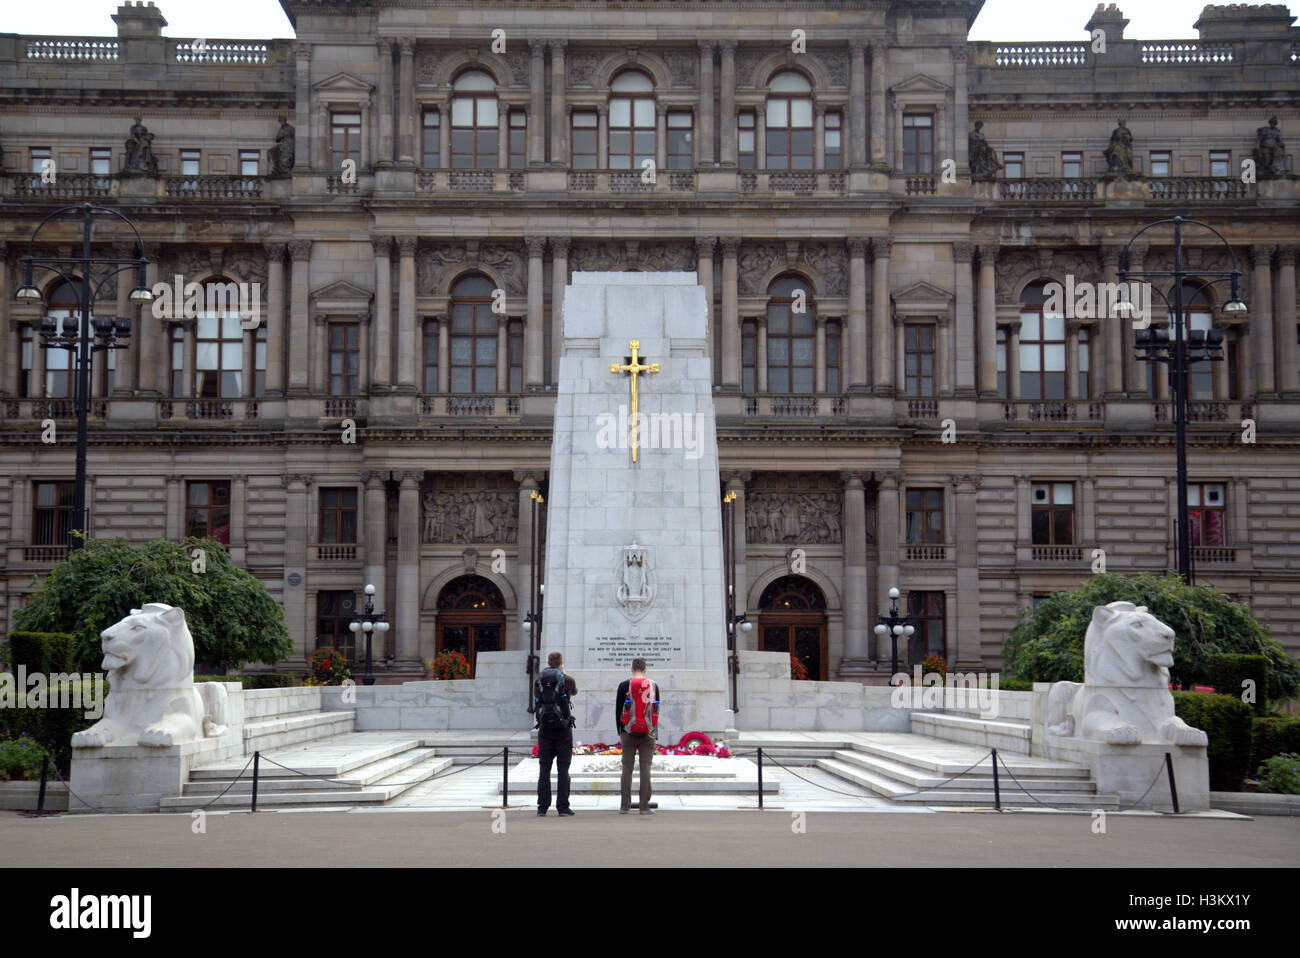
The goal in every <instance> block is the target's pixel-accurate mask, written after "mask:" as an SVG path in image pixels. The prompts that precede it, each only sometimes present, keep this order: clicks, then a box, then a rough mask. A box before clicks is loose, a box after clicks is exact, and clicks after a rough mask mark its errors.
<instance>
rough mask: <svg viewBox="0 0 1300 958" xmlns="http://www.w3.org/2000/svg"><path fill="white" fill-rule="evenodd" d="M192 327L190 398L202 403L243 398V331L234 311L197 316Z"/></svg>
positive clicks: (206, 313)
mask: <svg viewBox="0 0 1300 958" xmlns="http://www.w3.org/2000/svg"><path fill="white" fill-rule="evenodd" d="M196 325H197V329H196V333H195V350H194V357H195V358H194V395H195V396H196V397H199V398H205V399H217V398H221V399H236V398H238V397H239V396H241V395H243V380H244V330H243V327H242V326H240V318H239V312H238V310H231V311H230V312H225V311H221V312H216V311H214V312H202V313H199V318H198V323H197V324H196Z"/></svg>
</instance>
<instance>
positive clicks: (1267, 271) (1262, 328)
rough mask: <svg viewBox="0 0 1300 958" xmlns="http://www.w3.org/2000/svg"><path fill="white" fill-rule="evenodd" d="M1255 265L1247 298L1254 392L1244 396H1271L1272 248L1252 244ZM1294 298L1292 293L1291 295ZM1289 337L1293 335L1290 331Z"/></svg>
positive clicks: (1273, 391)
mask: <svg viewBox="0 0 1300 958" xmlns="http://www.w3.org/2000/svg"><path fill="white" fill-rule="evenodd" d="M1250 261H1251V265H1252V266H1253V267H1254V275H1253V277H1252V280H1253V282H1252V284H1251V299H1250V357H1251V365H1253V366H1254V367H1255V395H1254V396H1243V397H1242V398H1243V399H1250V398H1256V399H1273V398H1275V396H1276V392H1275V385H1274V382H1273V349H1274V343H1273V247H1272V246H1262V245H1261V246H1252V247H1251V248H1250ZM1292 299H1293V301H1294V296H1293V297H1292ZM1291 338H1292V339H1294V338H1295V334H1294V333H1292V335H1291Z"/></svg>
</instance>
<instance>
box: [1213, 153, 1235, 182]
mask: <svg viewBox="0 0 1300 958" xmlns="http://www.w3.org/2000/svg"><path fill="white" fill-rule="evenodd" d="M1231 168H1232V152H1231V151H1230V150H1211V151H1210V175H1211V176H1231V175H1232V174H1231V173H1230V172H1228V171H1229V170H1230V169H1231Z"/></svg>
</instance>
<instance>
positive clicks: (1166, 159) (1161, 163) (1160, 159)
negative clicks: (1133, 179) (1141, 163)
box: [1151, 150, 1172, 176]
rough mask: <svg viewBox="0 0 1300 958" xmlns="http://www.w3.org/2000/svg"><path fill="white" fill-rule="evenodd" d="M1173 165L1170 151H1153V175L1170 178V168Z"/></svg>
mask: <svg viewBox="0 0 1300 958" xmlns="http://www.w3.org/2000/svg"><path fill="white" fill-rule="evenodd" d="M1171 165H1172V161H1171V160H1170V156H1169V151H1168V150H1152V151H1151V175H1152V176H1168V175H1169V167H1170V166H1171Z"/></svg>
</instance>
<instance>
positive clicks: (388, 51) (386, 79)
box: [377, 37, 393, 166]
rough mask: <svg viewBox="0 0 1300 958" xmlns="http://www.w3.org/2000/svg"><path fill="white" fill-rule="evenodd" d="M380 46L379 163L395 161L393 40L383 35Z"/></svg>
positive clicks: (390, 163) (385, 163)
mask: <svg viewBox="0 0 1300 958" xmlns="http://www.w3.org/2000/svg"><path fill="white" fill-rule="evenodd" d="M377 46H378V48H379V165H380V166H391V165H392V163H393V41H392V40H391V39H389V38H388V37H382V38H380V40H379V41H378V43H377Z"/></svg>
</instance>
